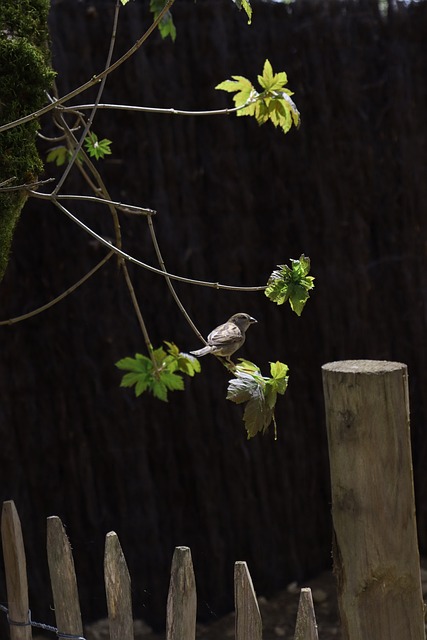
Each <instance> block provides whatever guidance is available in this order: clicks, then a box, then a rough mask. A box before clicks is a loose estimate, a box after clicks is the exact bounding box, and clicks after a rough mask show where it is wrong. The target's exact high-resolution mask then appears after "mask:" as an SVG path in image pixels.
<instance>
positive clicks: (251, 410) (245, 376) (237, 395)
mask: <svg viewBox="0 0 427 640" xmlns="http://www.w3.org/2000/svg"><path fill="white" fill-rule="evenodd" d="M239 360H240V363H239V364H238V365H236V367H235V369H234V371H233V373H234V376H235V377H234V378H233V379H232V380H229V382H228V388H227V400H231V401H232V402H234V403H236V404H243V403H246V406H245V409H244V412H243V421H244V423H245V428H246V431H247V434H248V438H252V437H253V436H254V435H256V434H257V433H259V432H262V433H264V432H265V431H266V430H267V428H268V427H269V426H270V424H271V422H272V421H273V422H274V424H275V417H274V408H275V406H276V400H277V394H283V393H285V391H286V387H287V384H288V371H289V370H288V367H287V365H286V364H284V363H283V362H279V361H277V362H274V363H273V362H272V363H270V372H271V375H272V377H271V378H267V377H265V376H263V375H262V374H261V371H260V369H259V367H258V366H257V365H256V364H254V363H253V362H250V361H248V360H243V359H242V358H240V359H239Z"/></svg>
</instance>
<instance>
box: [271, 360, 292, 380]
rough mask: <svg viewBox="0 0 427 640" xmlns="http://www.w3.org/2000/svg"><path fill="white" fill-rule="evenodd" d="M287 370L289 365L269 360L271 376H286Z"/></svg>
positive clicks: (276, 377)
mask: <svg viewBox="0 0 427 640" xmlns="http://www.w3.org/2000/svg"><path fill="white" fill-rule="evenodd" d="M288 372H289V367H288V366H287V365H286V364H284V363H283V362H279V361H278V360H277V362H270V373H271V377H272V378H274V379H275V380H281V379H282V378H287V376H288Z"/></svg>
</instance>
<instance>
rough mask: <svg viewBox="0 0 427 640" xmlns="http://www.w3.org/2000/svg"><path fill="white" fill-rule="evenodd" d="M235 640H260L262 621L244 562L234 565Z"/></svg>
mask: <svg viewBox="0 0 427 640" xmlns="http://www.w3.org/2000/svg"><path fill="white" fill-rule="evenodd" d="M234 602H235V608H236V623H235V630H236V633H235V636H236V640H262V620H261V614H260V612H259V606H258V601H257V599H256V595H255V590H254V587H253V584H252V578H251V576H250V573H249V569H248V565H247V564H246V562H236V563H235V564H234Z"/></svg>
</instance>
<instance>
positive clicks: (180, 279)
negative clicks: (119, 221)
mask: <svg viewBox="0 0 427 640" xmlns="http://www.w3.org/2000/svg"><path fill="white" fill-rule="evenodd" d="M51 201H52V203H53V204H54V205H55V206H56V207H58V209H60V210H61V211H62V212H63V213H65V215H66V216H68V217H69V218H70V219H71V220H73V222H75V223H76V224H77V225H78V226H79V227H81V229H83V230H84V231H86V233H88V234H89V235H91V236H92V237H93V238H95V239H96V240H98V242H100V243H101V244H103V245H104V246H106V247H108V248H109V249H111V250H112V251H114V253H116V254H117V255H118V256H121V257H122V258H124V259H125V260H128V261H129V262H132V263H133V264H136V265H137V266H139V267H143V268H144V269H147V270H148V271H151V272H152V273H156V274H157V275H160V276H163V277H165V276H168V277H169V278H170V279H171V280H177V281H178V282H185V283H187V284H194V285H198V286H199V287H209V288H211V289H223V290H226V291H264V290H265V288H266V286H265V285H262V286H259V287H236V286H232V285H226V284H220V283H219V282H204V281H203V280H194V279H192V278H184V277H183V276H178V275H175V274H172V273H168V272H166V271H162V270H161V269H157V268H156V267H152V266H151V265H149V264H146V263H145V262H142V261H141V260H137V259H136V258H134V257H133V256H131V255H129V254H128V253H125V252H124V251H122V250H121V249H119V248H117V247H114V246H112V245H111V244H110V242H108V240H105V238H103V237H102V236H100V235H99V234H98V233H96V232H95V231H94V230H93V229H91V228H90V227H88V226H87V225H86V224H85V223H84V222H82V221H81V220H80V219H79V218H77V216H75V215H74V214H72V213H71V211H69V210H68V209H66V207H64V206H63V205H62V204H61V203H60V202H58V200H57V199H56V198H51Z"/></svg>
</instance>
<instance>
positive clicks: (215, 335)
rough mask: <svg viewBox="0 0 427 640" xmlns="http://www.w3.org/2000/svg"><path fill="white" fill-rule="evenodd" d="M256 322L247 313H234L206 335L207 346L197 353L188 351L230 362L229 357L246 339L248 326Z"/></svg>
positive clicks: (196, 354) (196, 352)
mask: <svg viewBox="0 0 427 640" xmlns="http://www.w3.org/2000/svg"><path fill="white" fill-rule="evenodd" d="M255 322H257V320H255V318H252V316H250V315H248V314H247V313H235V314H234V316H231V318H229V319H228V320H227V322H225V323H224V324H220V325H219V327H217V328H216V329H214V330H213V331H211V332H210V334H209V335H208V344H207V345H206V347H203V348H202V349H198V350H197V351H190V353H192V354H193V355H194V356H198V357H201V356H205V355H207V354H208V353H212V354H213V355H214V356H220V357H222V358H226V360H228V362H231V360H230V356H231V355H233V353H234V352H235V351H237V349H240V347H241V346H242V344H243V343H244V341H245V339H246V331H247V329H248V327H249V325H251V324H254V323H255Z"/></svg>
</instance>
